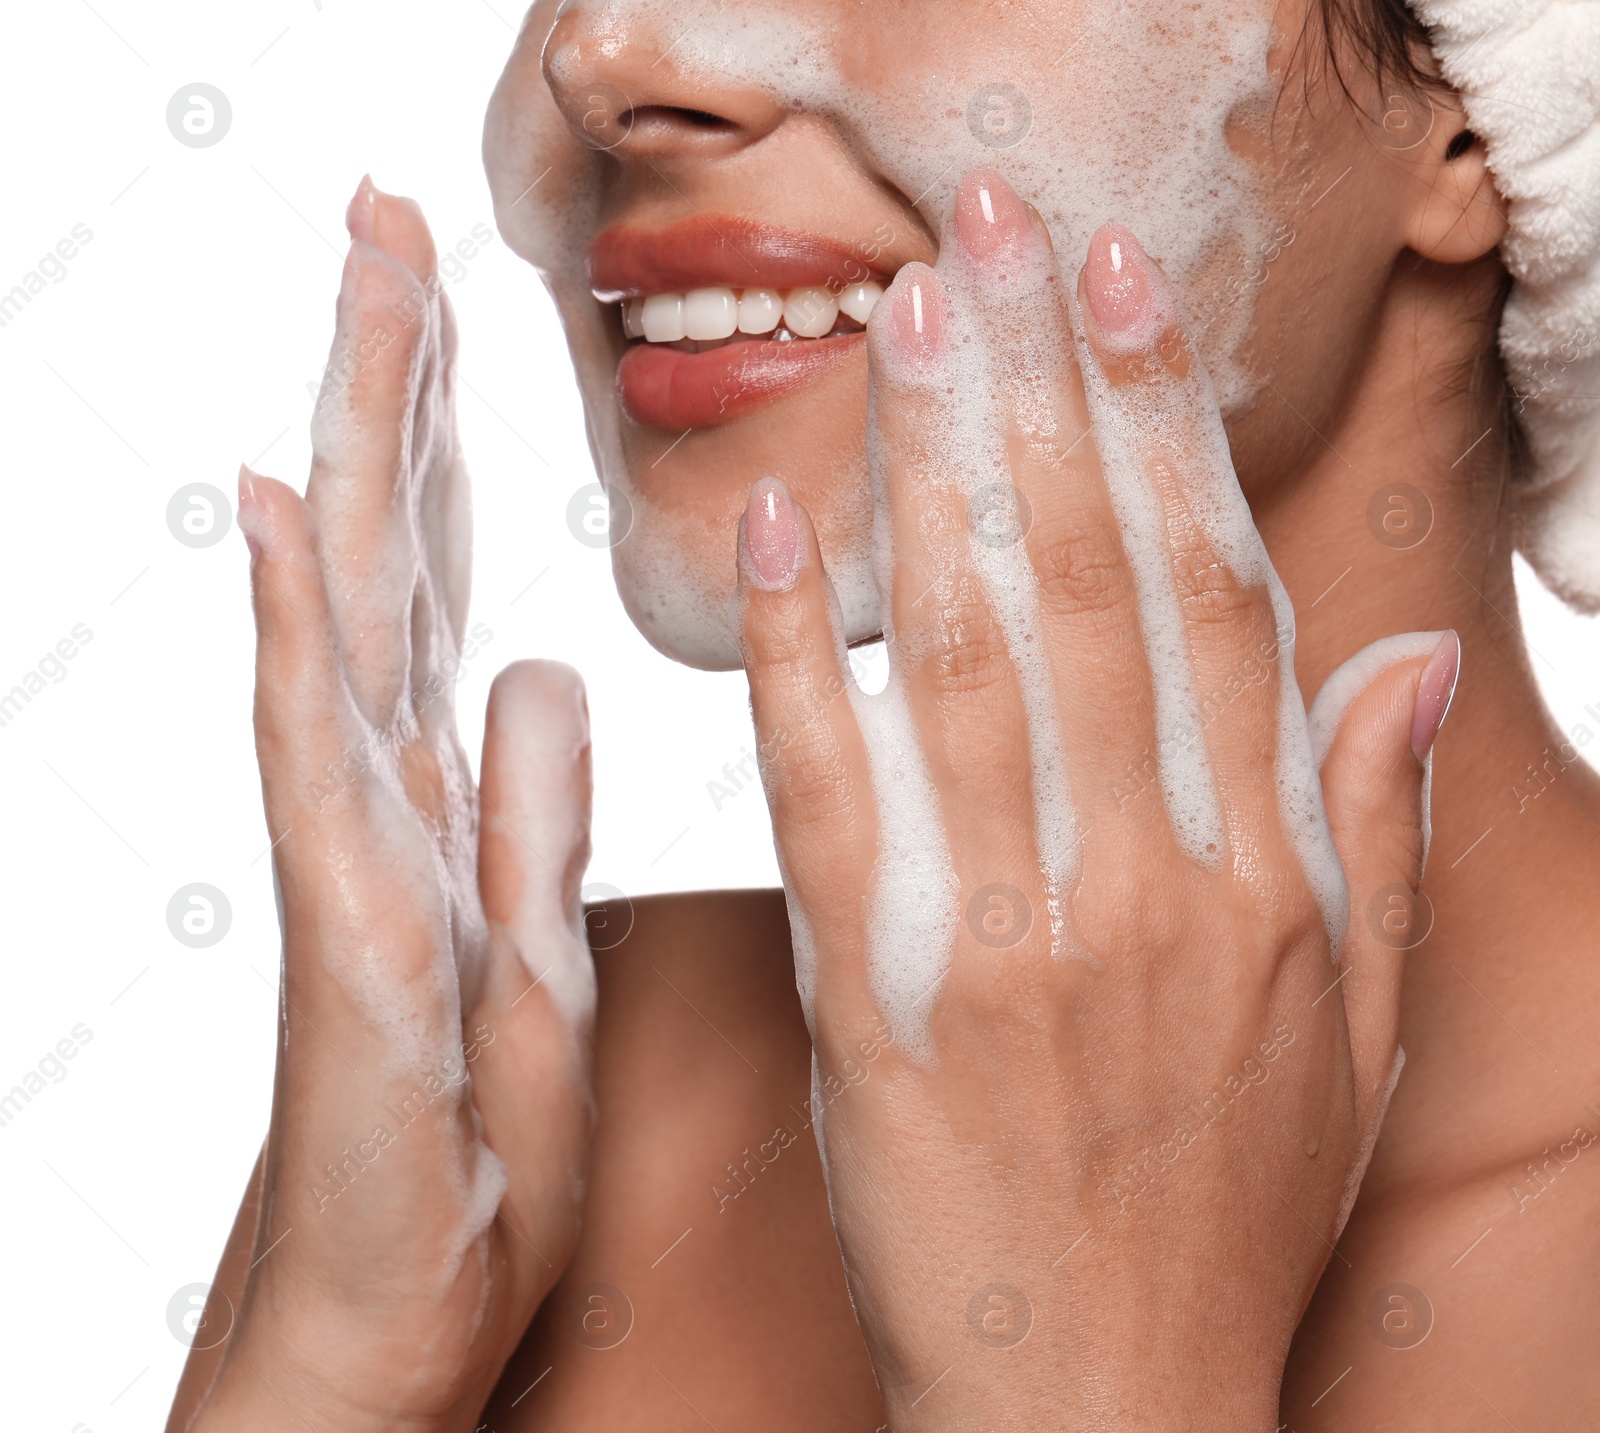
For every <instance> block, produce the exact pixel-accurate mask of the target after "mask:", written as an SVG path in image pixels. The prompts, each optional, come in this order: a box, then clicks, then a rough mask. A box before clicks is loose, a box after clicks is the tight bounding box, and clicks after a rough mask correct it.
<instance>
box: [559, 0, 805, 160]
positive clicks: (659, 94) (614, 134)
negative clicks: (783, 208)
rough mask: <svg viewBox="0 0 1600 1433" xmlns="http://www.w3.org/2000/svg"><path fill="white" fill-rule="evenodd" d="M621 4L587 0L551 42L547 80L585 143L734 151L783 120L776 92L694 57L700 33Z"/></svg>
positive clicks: (638, 150)
mask: <svg viewBox="0 0 1600 1433" xmlns="http://www.w3.org/2000/svg"><path fill="white" fill-rule="evenodd" d="M621 8H622V7H612V6H606V5H600V4H595V3H587V0H580V3H578V4H575V5H571V6H568V7H567V8H565V9H564V10H563V11H562V13H561V16H560V18H559V19H558V20H557V21H556V23H555V27H554V28H553V29H552V30H551V32H550V38H549V40H548V41H547V43H546V44H545V49H544V77H545V82H546V83H547V84H548V85H549V86H550V93H551V94H552V95H553V96H554V97H555V101H556V105H557V106H558V107H559V109H560V110H561V113H562V115H563V116H564V117H565V118H566V121H567V123H568V125H570V126H571V128H572V131H573V133H574V134H575V135H576V136H577V137H578V138H579V139H580V140H582V141H583V143H584V144H586V145H588V146H590V147H591V148H593V149H599V150H606V151H609V152H610V153H612V154H614V155H615V156H616V157H617V158H618V159H620V160H623V161H624V162H626V161H628V160H630V159H638V160H648V161H650V162H652V163H656V164H661V163H670V162H671V161H672V160H674V159H678V158H690V157H695V156H708V157H709V156H712V155H726V154H729V153H732V152H733V151H735V150H739V149H742V148H744V147H745V146H746V145H749V144H754V143H755V142H756V141H757V140H759V139H761V138H763V137H764V136H766V135H768V134H770V133H771V132H772V131H773V130H774V129H776V128H777V126H778V125H779V124H781V123H782V122H783V118H784V115H785V113H786V111H785V109H784V108H783V106H782V105H780V104H779V103H778V102H777V101H776V100H774V99H773V98H772V97H771V96H770V95H768V94H765V93H763V92H762V91H761V90H759V89H757V88H755V87H754V86H753V85H751V84H749V83H748V82H747V81H743V80H740V79H738V78H736V77H734V76H732V75H729V74H725V73H714V72H711V71H708V70H706V69H704V68H702V67H700V66H698V65H694V64H692V63H690V62H689V60H688V58H687V57H689V56H691V55H692V54H693V51H694V45H693V39H692V36H689V35H685V34H683V33H678V34H674V33H673V32H672V31H671V29H670V27H669V25H668V22H667V20H666V18H665V17H663V16H660V15H659V14H656V15H648V16H637V15H628V14H626V13H622V14H618V13H617V12H618V10H619V9H621Z"/></svg>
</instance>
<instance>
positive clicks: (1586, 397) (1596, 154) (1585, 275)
mask: <svg viewBox="0 0 1600 1433" xmlns="http://www.w3.org/2000/svg"><path fill="white" fill-rule="evenodd" d="M1412 3H1413V5H1414V7H1415V9H1416V11H1417V13H1418V15H1420V16H1421V18H1422V20H1423V22H1424V23H1425V24H1427V26H1428V27H1429V29H1430V31H1431V33H1432V37H1433V48H1434V53H1435V54H1436V55H1437V56H1438V57H1439V64H1440V68H1441V69H1442V70H1443V72H1444V77H1445V78H1446V79H1447V80H1449V81H1450V83H1451V84H1452V85H1453V86H1455V88H1456V90H1457V91H1458V92H1459V93H1460V95H1461V98H1462V102H1463V103H1464V104H1465V106H1466V111H1467V120H1468V122H1469V123H1470V124H1471V126H1472V129H1473V132H1474V133H1475V134H1477V136H1478V137H1479V138H1480V139H1481V140H1482V141H1483V142H1484V145H1485V146H1486V150H1487V154H1488V160H1489V168H1490V170H1491V172H1492V173H1493V174H1494V178H1495V183H1496V185H1497V186H1498V188H1499V190H1500V193H1501V195H1502V196H1503V197H1504V198H1505V200H1506V202H1507V204H1508V206H1509V210H1510V217H1511V227H1510V231H1509V233H1508V234H1507V235H1506V238H1505V242H1504V243H1503V244H1502V245H1501V254H1502V256H1503V258H1504V259H1505V263H1506V267H1507V268H1508V269H1509V270H1510V272H1511V276H1512V278H1513V280H1514V281H1515V282H1514V283H1513V285H1512V289H1511V295H1510V298H1509V299H1508V300H1507V302H1506V310H1505V318H1504V320H1503V322H1502V323H1501V327H1500V351H1501V353H1502V355H1503V356H1504V358H1505V363H1506V370H1507V374H1508V376H1509V378H1510V381H1511V386H1512V388H1513V389H1514V390H1515V392H1516V394H1517V395H1518V400H1517V408H1518V410H1519V414H1520V419H1521V422H1522V424H1523V428H1524V430H1525V432H1526V434H1527V437H1528V441H1529V446H1530V448H1531V450H1532V457H1533V471H1532V472H1531V473H1530V474H1529V481H1528V483H1527V486H1526V488H1525V489H1524V490H1523V491H1522V492H1521V493H1520V495H1519V501H1518V535H1517V540H1518V545H1519V546H1520V547H1521V549H1522V551H1523V554H1524V556H1526V557H1527V559H1528V561H1529V562H1530V563H1532V564H1533V567H1534V569H1535V570H1536V571H1537V572H1538V573H1539V575H1540V577H1541V578H1543V579H1544V581H1545V582H1546V583H1547V584H1548V585H1549V586H1550V588H1551V589H1552V590H1553V591H1555V592H1556V593H1558V594H1559V595H1560V596H1562V597H1564V598H1565V599H1566V600H1567V601H1568V602H1569V603H1571V604H1572V605H1573V606H1574V607H1577V608H1579V609H1580V610H1581V611H1584V612H1596V611H1600V441H1597V440H1600V0H1412Z"/></svg>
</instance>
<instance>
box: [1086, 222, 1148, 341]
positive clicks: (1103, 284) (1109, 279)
mask: <svg viewBox="0 0 1600 1433" xmlns="http://www.w3.org/2000/svg"><path fill="white" fill-rule="evenodd" d="M1083 289H1084V293H1085V295H1086V296H1087V298H1088V300H1089V312H1090V313H1091V314H1092V315H1093V316H1094V322H1095V327H1096V328H1097V329H1098V330H1099V332H1100V334H1101V336H1102V337H1104V338H1107V339H1110V340H1112V341H1113V342H1114V343H1116V344H1117V346H1118V347H1122V346H1123V345H1125V344H1128V343H1133V342H1153V341H1154V339H1155V338H1156V337H1157V333H1158V329H1157V325H1158V324H1159V323H1160V321H1161V320H1162V319H1163V318H1164V317H1165V314H1164V309H1165V304H1164V303H1163V302H1162V298H1163V296H1164V290H1165V285H1164V284H1163V282H1162V279H1161V276H1160V274H1158V273H1157V272H1156V268H1155V265H1154V264H1152V263H1151V262H1150V259H1149V257H1148V256H1147V255H1146V254H1145V251H1144V250H1143V248H1141V247H1140V245H1139V241H1138V240H1137V239H1136V238H1134V237H1133V234H1132V232H1131V231H1129V230H1127V229H1125V228H1123V227H1122V225H1121V224H1104V225H1102V226H1101V227H1100V228H1099V229H1097V230H1096V231H1095V235H1094V237H1093V238H1092V239H1090V240H1089V261H1088V263H1087V264H1086V265H1085V266H1084V271H1083Z"/></svg>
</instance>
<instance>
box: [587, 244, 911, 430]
mask: <svg viewBox="0 0 1600 1433" xmlns="http://www.w3.org/2000/svg"><path fill="white" fill-rule="evenodd" d="M892 276H893V270H892V268H891V267H890V266H888V265H887V264H886V263H885V262H884V253H883V246H882V245H881V244H875V243H866V244H850V243H847V242H845V241H842V240H838V239H830V238H826V237H823V236H820V235H815V234H803V233H800V232H798V231H796V230H792V229H785V228H782V227H780V226H778V225H774V224H766V223H760V222H757V221H755V220H751V219H743V218H738V217H735V216H731V215H696V216H695V217H693V218H690V219H684V220H681V221H679V222H678V223H675V224H670V225H667V226H666V227H664V228H657V229H647V228H643V227H641V226H639V225H633V224H619V225H616V226H614V227H613V228H610V229H607V230H606V231H605V232H604V233H602V234H601V235H599V237H598V238H596V239H595V241H594V243H593V245H592V246H591V247H590V250H589V281H590V285H591V287H592V288H593V290H594V296H595V298H596V300H597V301H598V302H600V303H602V304H606V305H613V306H614V305H616V304H618V303H620V302H623V301H625V300H628V299H637V298H644V297H648V296H650V295H652V294H671V293H682V292H692V291H694V290H697V289H708V288H714V287H719V286H722V287H727V288H731V289H735V290H750V289H769V290H773V291H781V290H794V289H801V288H805V287H808V286H815V287H818V288H826V289H828V290H830V291H831V292H832V293H833V294H835V295H837V294H839V293H841V292H842V291H844V290H845V289H847V288H848V287H850V286H851V285H859V284H863V283H869V282H870V283H876V284H881V285H884V286H887V284H888V283H889V281H890V279H891V278H892ZM615 312H616V310H615V309H613V313H614V314H615ZM613 321H616V320H615V318H613ZM730 326H731V325H730ZM635 331H637V330H635ZM862 338H863V335H862V334H861V333H859V332H856V333H833V334H829V335H828V336H827V337H822V338H770V337H764V336H759V335H749V334H736V335H734V336H733V337H732V339H731V340H730V341H728V342H726V343H723V344H722V346H721V347H718V348H713V349H710V350H709V351H702V352H698V353H694V352H688V351H685V350H684V349H682V348H675V347H672V346H670V345H668V344H666V343H647V342H633V343H630V344H629V346H628V348H627V349H626V351H625V352H624V353H623V355H622V358H621V361H620V362H619V363H618V365H617V392H618V394H619V396H620V397H621V400H622V406H623V410H624V411H625V412H626V413H627V415H628V416H629V417H630V418H631V419H633V421H634V422H636V423H641V424H645V425H647V426H650V427H657V428H668V429H674V430H681V429H685V428H708V427H714V426H716V425H717V424H719V423H725V422H728V421H729V420H730V419H732V418H735V417H738V416H739V415H740V414H742V413H746V412H748V411H750V409H752V408H754V407H757V406H759V405H761V404H764V403H769V402H773V401H775V400H777V399H778V398H781V397H783V396H784V395H785V394H787V393H791V392H793V391H794V390H795V389H796V388H799V387H801V386H803V385H804V384H807V383H811V382H813V381H815V380H816V379H818V378H821V377H822V376H823V375H824V374H825V373H828V372H831V371H832V370H833V369H834V368H837V367H838V366H839V365H840V364H842V363H846V362H848V361H849V359H850V357H851V356H852V355H853V354H854V353H855V352H856V351H857V349H858V348H859V347H860V344H861V340H862Z"/></svg>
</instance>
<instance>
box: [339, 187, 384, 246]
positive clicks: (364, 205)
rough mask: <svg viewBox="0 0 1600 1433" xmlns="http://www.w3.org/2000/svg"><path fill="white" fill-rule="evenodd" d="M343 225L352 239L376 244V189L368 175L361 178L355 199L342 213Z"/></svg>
mask: <svg viewBox="0 0 1600 1433" xmlns="http://www.w3.org/2000/svg"><path fill="white" fill-rule="evenodd" d="M344 224H345V228H347V229H348V230H349V231H350V237H351V238H352V239H365V240H366V241H367V243H369V244H375V243H377V242H378V188H377V185H375V184H374V183H373V182H372V176H371V175H370V174H363V175H362V176H361V183H360V184H358V185H357V186H356V192H355V197H354V198H353V199H352V200H351V201H350V207H349V208H348V209H346V210H345V212H344Z"/></svg>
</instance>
